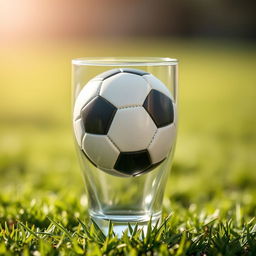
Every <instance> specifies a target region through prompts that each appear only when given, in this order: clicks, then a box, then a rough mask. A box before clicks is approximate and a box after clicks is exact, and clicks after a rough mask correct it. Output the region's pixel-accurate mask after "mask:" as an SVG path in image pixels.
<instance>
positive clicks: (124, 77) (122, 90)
mask: <svg viewBox="0 0 256 256" xmlns="http://www.w3.org/2000/svg"><path fill="white" fill-rule="evenodd" d="M150 89H151V88H150V86H149V84H148V83H147V82H146V80H145V79H143V78H142V77H141V76H139V75H136V74H132V73H119V74H116V75H114V76H112V77H109V78H108V79H106V80H104V81H103V83H102V87H101V90H100V95H101V96H102V97H103V98H105V99H106V100H108V101H109V102H110V103H112V104H113V105H114V106H115V107H117V108H120V107H124V106H139V105H142V104H143V102H144V100H145V98H146V96H147V94H148V92H149V91H150Z"/></svg>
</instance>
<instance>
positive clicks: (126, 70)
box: [122, 68, 149, 76]
mask: <svg viewBox="0 0 256 256" xmlns="http://www.w3.org/2000/svg"><path fill="white" fill-rule="evenodd" d="M122 71H123V72H125V73H131V74H135V75H139V76H144V75H147V74H149V73H148V72H145V71H143V70H139V69H134V68H122Z"/></svg>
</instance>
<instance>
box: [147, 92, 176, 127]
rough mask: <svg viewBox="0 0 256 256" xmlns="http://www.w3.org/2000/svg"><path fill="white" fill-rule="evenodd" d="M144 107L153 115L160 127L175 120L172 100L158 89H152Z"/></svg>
mask: <svg viewBox="0 0 256 256" xmlns="http://www.w3.org/2000/svg"><path fill="white" fill-rule="evenodd" d="M143 107H144V108H145V109H146V110H147V112H148V113H149V115H150V116H151V117H152V119H153V121H154V122H155V124H156V126H157V127H158V128H160V127H163V126H166V125H168V124H171V123H172V122H173V120H174V109H173V104H172V100H171V99H170V98H169V97H167V96H166V95H164V94H163V93H161V92H159V91H157V90H151V91H150V92H149V94H148V96H147V98H146V99H145V101H144V103H143Z"/></svg>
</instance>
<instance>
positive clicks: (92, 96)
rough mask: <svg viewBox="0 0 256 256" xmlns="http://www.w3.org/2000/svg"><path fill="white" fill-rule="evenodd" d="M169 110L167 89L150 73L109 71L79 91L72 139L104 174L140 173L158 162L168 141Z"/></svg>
mask: <svg viewBox="0 0 256 256" xmlns="http://www.w3.org/2000/svg"><path fill="white" fill-rule="evenodd" d="M175 109H176V107H175V104H174V101H173V98H172V95H171V93H170V91H169V90H168V89H167V87H166V86H165V85H164V84H163V83H162V82H161V81H160V80H159V79H157V78H156V77H155V76H153V75H152V74H149V73H147V72H144V71H142V70H138V69H128V68H120V69H112V70H109V71H106V72H104V73H102V74H100V75H98V76H96V77H95V78H93V79H92V80H90V81H89V82H88V83H87V84H86V85H85V86H84V88H83V89H82V90H81V92H80V93H79V95H78V97H77V99H76V101H75V105H74V112H73V127H74V133H75V137H76V141H77V143H78V145H79V147H80V149H81V150H82V152H83V154H84V156H85V157H87V159H88V160H89V161H90V162H91V163H92V164H93V165H95V166H96V167H97V168H99V169H101V170H103V171H105V172H108V173H110V174H113V175H117V176H136V175H139V174H143V173H145V172H147V171H150V170H153V169H154V168H155V167H156V166H158V165H159V164H160V163H161V162H163V161H164V160H165V159H166V157H167V156H168V154H169V152H170V150H171V148H172V146H173V144H174V140H175V137H176V136H175V134H176V126H175V120H176V111H175Z"/></svg>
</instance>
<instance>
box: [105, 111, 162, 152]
mask: <svg viewBox="0 0 256 256" xmlns="http://www.w3.org/2000/svg"><path fill="white" fill-rule="evenodd" d="M145 127H146V129H145ZM156 130H157V127H156V125H155V123H154V122H153V120H152V118H151V117H150V115H149V114H148V113H147V111H146V110H145V109H144V108H143V107H131V108H123V109H118V110H117V112H116V114H115V117H114V119H113V121H112V123H111V126H110V128H109V131H108V136H109V137H110V138H111V140H112V141H113V142H114V143H115V145H116V146H117V147H118V148H119V149H120V151H121V152H132V151H140V150H143V149H146V148H147V146H148V145H149V143H150V141H151V140H152V138H153V136H154V134H155V132H156Z"/></svg>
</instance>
